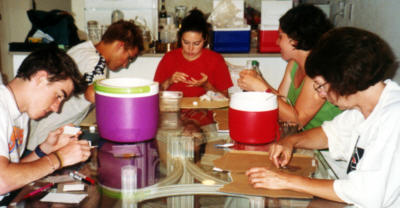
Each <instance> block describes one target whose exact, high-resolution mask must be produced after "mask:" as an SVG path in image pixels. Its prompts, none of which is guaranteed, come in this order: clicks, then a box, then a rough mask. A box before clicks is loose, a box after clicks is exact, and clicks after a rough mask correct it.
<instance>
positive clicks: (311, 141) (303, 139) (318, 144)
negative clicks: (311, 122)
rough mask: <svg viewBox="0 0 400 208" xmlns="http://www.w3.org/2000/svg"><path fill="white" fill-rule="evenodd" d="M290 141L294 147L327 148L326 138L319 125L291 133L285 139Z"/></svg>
mask: <svg viewBox="0 0 400 208" xmlns="http://www.w3.org/2000/svg"><path fill="white" fill-rule="evenodd" d="M286 139H287V140H288V141H287V142H290V143H292V145H293V147H294V148H302V149H326V148H328V139H327V137H326V135H325V133H324V132H323V130H322V128H321V127H316V128H313V129H309V130H307V131H303V132H300V133H297V134H294V135H291V136H289V137H287V138H285V140H286Z"/></svg>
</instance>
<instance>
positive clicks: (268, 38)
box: [259, 25, 281, 53]
mask: <svg viewBox="0 0 400 208" xmlns="http://www.w3.org/2000/svg"><path fill="white" fill-rule="evenodd" d="M278 28H279V26H278V25H262V26H261V29H260V31H259V40H260V43H259V51H260V52H261V53H279V52H280V51H281V48H280V47H279V45H277V44H276V40H277V39H278V37H279V33H278Z"/></svg>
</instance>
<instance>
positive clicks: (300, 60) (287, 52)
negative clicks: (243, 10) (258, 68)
mask: <svg viewBox="0 0 400 208" xmlns="http://www.w3.org/2000/svg"><path fill="white" fill-rule="evenodd" d="M332 28H333V25H332V24H331V22H330V21H329V19H328V18H327V17H326V15H325V14H324V13H323V12H322V10H321V9H319V8H317V7H315V6H313V5H309V4H301V5H299V6H297V7H294V8H292V9H290V10H289V11H287V12H286V14H284V15H283V16H282V17H281V18H280V19H279V38H278V40H277V44H278V45H279V46H280V48H281V56H282V58H283V59H284V60H286V61H288V64H287V66H286V71H285V74H284V76H283V79H282V82H281V83H280V85H279V88H278V89H274V88H273V87H271V85H270V84H269V83H267V82H266V81H264V80H263V79H262V78H261V77H260V76H259V75H258V74H256V73H255V72H254V71H252V70H243V71H242V72H240V78H239V79H238V85H239V86H240V87H241V88H242V89H244V90H248V91H270V92H273V93H275V94H277V95H279V98H280V99H278V106H279V119H280V120H281V121H285V122H295V123H297V124H299V128H304V129H310V128H314V127H317V126H320V125H321V124H322V123H323V122H324V121H326V120H332V119H333V118H334V117H335V116H336V115H338V114H339V113H340V112H341V111H340V110H339V109H338V108H337V107H336V106H334V105H332V104H331V103H329V102H327V101H326V100H325V99H323V98H321V97H320V96H318V94H317V93H316V91H315V89H314V87H313V86H314V82H313V81H312V80H311V79H310V78H309V77H308V76H306V73H305V68H304V65H305V62H306V59H307V56H308V54H309V53H310V51H311V49H312V48H313V47H314V46H315V45H316V43H317V41H318V40H319V38H320V37H321V36H322V35H323V34H324V33H325V32H327V31H328V30H330V29H332ZM266 78H268V77H266Z"/></svg>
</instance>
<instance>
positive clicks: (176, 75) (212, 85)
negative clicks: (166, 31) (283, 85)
mask: <svg viewBox="0 0 400 208" xmlns="http://www.w3.org/2000/svg"><path fill="white" fill-rule="evenodd" d="M208 29H209V25H208V24H207V22H206V20H205V18H204V15H203V13H202V12H201V11H200V10H197V9H193V10H192V11H190V14H189V15H188V16H187V17H185V18H184V19H183V20H182V26H181V28H180V30H179V32H178V44H179V46H180V48H178V49H176V50H173V51H171V52H168V53H167V54H165V55H164V57H163V58H162V60H161V62H160V63H159V65H158V67H157V71H156V73H155V76H154V80H155V81H157V82H159V83H160V88H161V90H172V91H182V92H183V96H184V97H199V96H201V95H203V94H205V93H206V92H207V91H210V90H211V91H214V92H220V93H222V94H223V95H225V96H228V88H229V87H231V86H232V85H233V84H232V80H231V77H230V74H229V70H228V67H227V65H226V64H225V60H224V58H223V57H222V56H221V55H220V54H218V53H216V52H213V51H211V50H209V49H206V48H205V46H206V45H207V40H208ZM181 117H183V119H184V126H185V130H187V131H185V132H187V133H189V134H190V133H191V132H192V131H199V130H200V128H199V126H201V125H206V124H210V123H212V122H213V117H212V113H211V112H209V111H193V110H190V111H187V110H186V111H182V112H181Z"/></svg>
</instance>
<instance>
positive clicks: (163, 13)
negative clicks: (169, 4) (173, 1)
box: [158, 0, 168, 26]
mask: <svg viewBox="0 0 400 208" xmlns="http://www.w3.org/2000/svg"><path fill="white" fill-rule="evenodd" d="M167 17H168V14H167V9H166V8H165V0H161V8H160V13H159V16H158V18H159V25H160V26H164V25H166V24H167Z"/></svg>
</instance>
